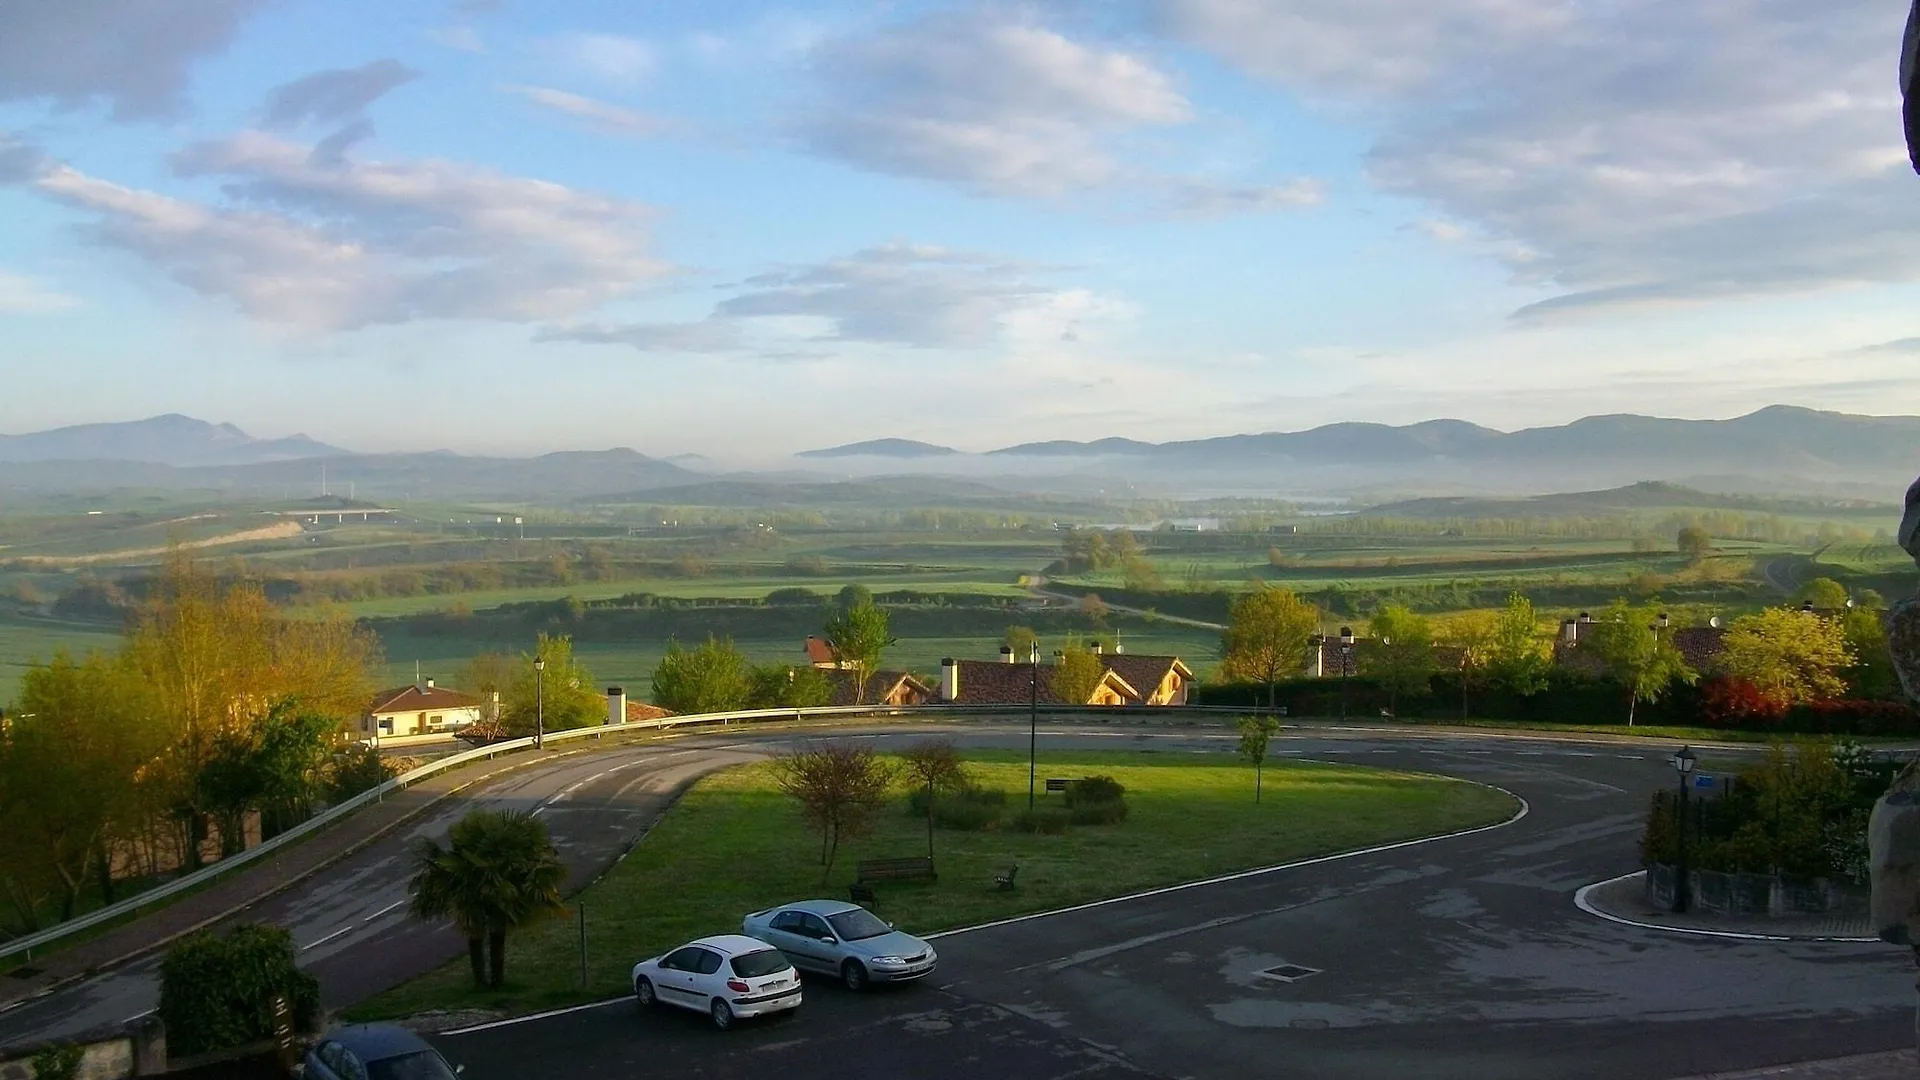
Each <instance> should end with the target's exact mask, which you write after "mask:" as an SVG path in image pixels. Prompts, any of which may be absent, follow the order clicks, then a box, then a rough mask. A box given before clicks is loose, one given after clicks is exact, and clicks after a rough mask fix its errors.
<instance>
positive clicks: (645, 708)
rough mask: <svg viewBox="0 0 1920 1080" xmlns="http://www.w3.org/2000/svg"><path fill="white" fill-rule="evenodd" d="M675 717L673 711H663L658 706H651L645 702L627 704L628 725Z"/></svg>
mask: <svg viewBox="0 0 1920 1080" xmlns="http://www.w3.org/2000/svg"><path fill="white" fill-rule="evenodd" d="M672 715H673V710H672V709H663V708H661V707H660V706H658V705H649V704H647V703H646V702H644V701H629V702H627V723H629V724H631V723H634V722H635V721H638V720H659V719H661V718H663V717H668V716H672Z"/></svg>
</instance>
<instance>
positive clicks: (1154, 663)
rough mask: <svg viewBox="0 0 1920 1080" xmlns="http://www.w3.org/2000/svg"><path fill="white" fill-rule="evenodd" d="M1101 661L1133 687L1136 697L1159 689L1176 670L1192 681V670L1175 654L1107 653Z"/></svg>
mask: <svg viewBox="0 0 1920 1080" xmlns="http://www.w3.org/2000/svg"><path fill="white" fill-rule="evenodd" d="M1100 659H1101V661H1102V662H1103V663H1105V664H1106V665H1107V670H1108V671H1111V672H1113V673H1114V674H1116V675H1118V676H1120V677H1121V678H1122V679H1124V680H1126V682H1127V685H1129V686H1131V687H1133V689H1134V697H1135V698H1136V699H1138V698H1140V697H1142V696H1144V695H1147V694H1151V693H1153V692H1154V691H1155V690H1158V689H1160V684H1161V683H1163V682H1165V681H1166V679H1167V675H1168V674H1169V673H1171V672H1174V671H1178V672H1179V673H1180V675H1181V677H1182V678H1185V679H1186V680H1187V681H1189V682H1191V681H1193V671H1192V670H1191V669H1189V668H1188V667H1187V665H1185V664H1183V663H1181V662H1180V658H1179V657H1177V656H1146V655H1141V654H1138V653H1109V654H1106V655H1104V656H1102V657H1101V658H1100Z"/></svg>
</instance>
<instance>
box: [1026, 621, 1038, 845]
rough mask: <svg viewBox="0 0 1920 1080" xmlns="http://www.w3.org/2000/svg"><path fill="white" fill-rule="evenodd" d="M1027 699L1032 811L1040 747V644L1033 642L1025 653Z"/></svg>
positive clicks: (1028, 762) (1029, 790)
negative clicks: (1028, 695)
mask: <svg viewBox="0 0 1920 1080" xmlns="http://www.w3.org/2000/svg"><path fill="white" fill-rule="evenodd" d="M1027 677H1028V680H1029V682H1028V686H1027V690H1028V693H1029V694H1030V695H1031V696H1030V698H1029V699H1028V709H1029V711H1028V713H1027V809H1029V810H1031V809H1033V777H1034V771H1035V764H1034V763H1035V761H1036V760H1037V759H1038V754H1037V751H1038V749H1039V746H1040V643H1039V642H1038V641H1036V642H1034V643H1033V644H1032V646H1030V647H1029V649H1028V651H1027Z"/></svg>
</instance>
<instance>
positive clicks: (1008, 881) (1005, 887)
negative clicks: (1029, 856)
mask: <svg viewBox="0 0 1920 1080" xmlns="http://www.w3.org/2000/svg"><path fill="white" fill-rule="evenodd" d="M1019 873H1020V866H1019V864H1018V863H1015V864H1014V865H1012V866H1009V867H1007V872H1006V873H1004V874H995V875H993V887H994V888H996V889H999V890H1000V891H1001V892H1012V891H1013V879H1014V878H1015V877H1016V876H1018V875H1019Z"/></svg>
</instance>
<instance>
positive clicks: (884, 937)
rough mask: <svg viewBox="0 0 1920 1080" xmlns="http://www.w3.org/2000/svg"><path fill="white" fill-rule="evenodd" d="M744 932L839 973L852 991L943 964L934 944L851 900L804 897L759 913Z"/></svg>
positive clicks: (810, 965)
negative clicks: (808, 898)
mask: <svg viewBox="0 0 1920 1080" xmlns="http://www.w3.org/2000/svg"><path fill="white" fill-rule="evenodd" d="M740 932H741V933H743V934H745V935H747V936H748V937H753V938H759V939H760V940H761V941H764V942H766V943H767V944H769V945H772V946H775V947H776V948H778V949H779V950H780V951H781V952H783V953H786V954H787V959H789V960H792V961H793V962H794V964H796V965H797V966H799V967H802V968H805V969H807V970H809V971H817V972H819V973H820V974H822V975H838V976H839V977H840V980H841V981H842V982H844V983H846V984H847V989H849V990H864V989H866V987H867V984H868V983H876V982H908V981H910V980H913V979H919V978H924V977H925V976H927V975H928V974H929V973H931V972H932V971H933V969H934V966H935V965H936V964H938V963H939V962H940V955H939V954H938V953H936V952H934V951H933V946H932V945H930V944H928V943H927V942H925V941H923V940H921V939H920V938H917V937H914V936H913V935H912V934H908V933H903V932H901V931H899V930H895V929H894V928H893V924H892V923H889V922H882V921H881V920H880V919H879V918H878V917H876V916H875V915H874V914H873V912H871V911H868V910H867V909H866V908H863V907H861V906H859V905H858V904H849V903H847V902H846V901H845V900H801V901H798V902H795V903H792V904H782V905H781V906H779V907H773V908H768V909H766V910H765V911H756V912H754V913H753V914H751V915H748V916H747V917H746V918H744V919H742V920H740Z"/></svg>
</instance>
